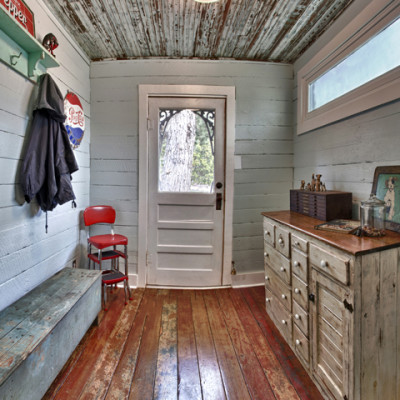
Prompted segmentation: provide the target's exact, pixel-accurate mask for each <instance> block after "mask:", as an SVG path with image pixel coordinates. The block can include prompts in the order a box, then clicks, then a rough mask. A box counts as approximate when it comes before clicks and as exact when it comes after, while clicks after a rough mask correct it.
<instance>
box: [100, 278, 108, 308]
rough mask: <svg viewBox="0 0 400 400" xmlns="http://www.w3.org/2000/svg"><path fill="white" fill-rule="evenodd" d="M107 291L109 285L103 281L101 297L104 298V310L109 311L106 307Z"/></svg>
mask: <svg viewBox="0 0 400 400" xmlns="http://www.w3.org/2000/svg"><path fill="white" fill-rule="evenodd" d="M106 291H107V286H106V285H105V284H104V283H102V285H101V299H102V303H103V310H104V311H107V308H106V301H107V292H106Z"/></svg>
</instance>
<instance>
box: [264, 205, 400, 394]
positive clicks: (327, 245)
mask: <svg viewBox="0 0 400 400" xmlns="http://www.w3.org/2000/svg"><path fill="white" fill-rule="evenodd" d="M262 215H263V216H264V266H265V298H266V309H267V312H268V314H269V316H270V317H271V319H272V320H273V322H274V323H275V324H276V326H277V327H278V329H279V331H280V332H281V334H282V335H283V337H284V338H285V340H286V341H287V342H288V344H289V345H290V346H291V348H292V349H293V351H294V352H295V354H296V355H297V357H298V358H299V360H300V361H301V363H302V364H303V366H304V367H305V369H306V370H307V372H308V373H309V374H310V376H311V378H312V379H313V381H314V382H315V383H316V384H317V386H318V387H319V388H320V390H321V393H322V394H323V396H324V397H325V398H326V399H329V400H331V399H335V400H339V399H340V400H344V399H346V400H376V399H393V400H395V399H400V369H399V366H398V364H399V363H400V335H399V333H400V290H399V286H400V265H399V260H400V257H399V256H400V234H398V233H396V232H391V231H386V235H385V236H384V237H382V238H359V237H357V236H354V235H350V234H345V233H336V232H327V231H321V230H316V229H314V226H315V225H318V224H320V223H321V221H320V220H318V219H314V218H310V217H308V216H304V215H301V214H298V213H295V212H291V211H277V212H267V213H262Z"/></svg>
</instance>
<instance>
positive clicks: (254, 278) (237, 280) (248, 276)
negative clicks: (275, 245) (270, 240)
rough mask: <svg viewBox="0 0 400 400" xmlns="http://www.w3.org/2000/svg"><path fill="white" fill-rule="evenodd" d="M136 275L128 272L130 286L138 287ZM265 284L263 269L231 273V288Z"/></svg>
mask: <svg viewBox="0 0 400 400" xmlns="http://www.w3.org/2000/svg"><path fill="white" fill-rule="evenodd" d="M138 282H139V279H138V275H137V274H129V286H130V287H131V288H137V287H138ZM264 284H265V277H264V271H256V272H248V273H244V274H237V275H232V287H233V288H241V287H250V286H263V285H264ZM146 287H149V288H150V287H153V288H157V289H161V288H167V289H182V287H177V286H176V287H175V286H164V287H162V286H151V285H146ZM226 287H229V286H218V287H193V288H192V287H190V288H185V289H200V290H201V289H221V288H226Z"/></svg>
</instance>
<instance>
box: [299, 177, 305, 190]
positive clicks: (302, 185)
mask: <svg viewBox="0 0 400 400" xmlns="http://www.w3.org/2000/svg"><path fill="white" fill-rule="evenodd" d="M305 185H306V181H305V180H304V179H302V180H301V185H300V190H304V187H305Z"/></svg>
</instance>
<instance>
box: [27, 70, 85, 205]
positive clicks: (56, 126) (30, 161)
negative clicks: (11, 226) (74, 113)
mask: <svg viewBox="0 0 400 400" xmlns="http://www.w3.org/2000/svg"><path fill="white" fill-rule="evenodd" d="M65 118H66V117H65V115H64V100H63V97H62V95H61V92H60V89H59V88H58V86H57V85H56V83H55V82H54V81H53V79H52V78H51V76H50V75H49V74H44V75H42V76H41V77H40V83H39V96H38V100H37V105H36V107H35V109H34V111H33V121H32V126H31V129H30V136H29V142H28V146H27V149H26V153H25V159H24V161H23V164H22V169H21V175H20V182H21V185H22V190H23V193H24V197H25V200H26V201H27V202H28V203H29V202H30V201H31V200H32V199H33V198H34V197H35V196H36V198H37V201H38V203H39V205H40V208H41V209H42V210H43V211H51V210H53V209H54V208H55V207H56V206H57V204H64V203H66V202H67V201H70V200H74V199H75V194H74V192H73V189H72V184H71V179H72V178H71V174H72V173H73V172H75V171H77V170H78V164H77V162H76V160H75V156H74V153H73V151H72V148H71V145H70V143H69V139H68V134H67V131H66V129H65V126H64V121H65Z"/></svg>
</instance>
